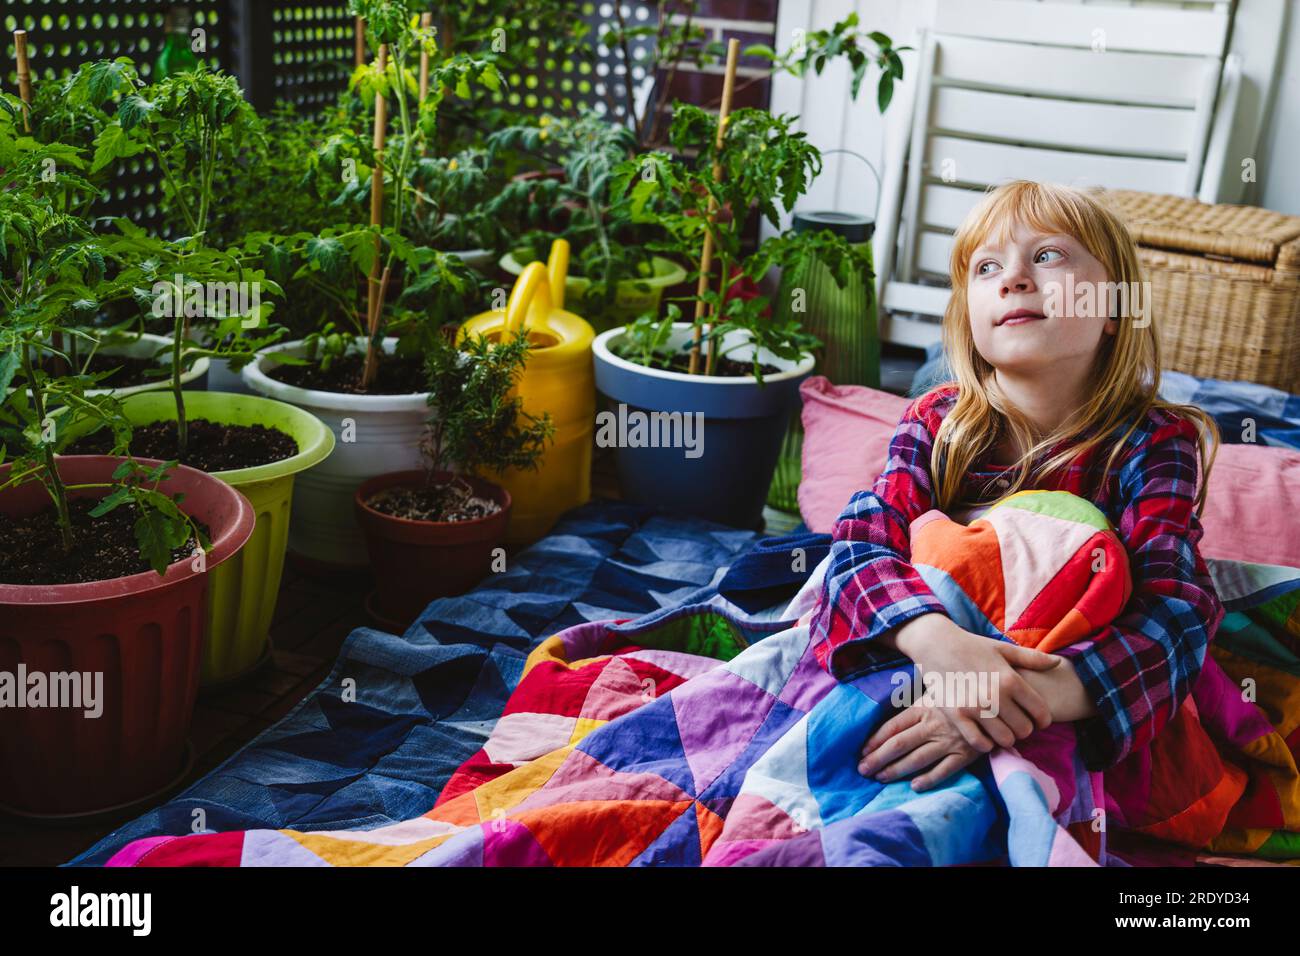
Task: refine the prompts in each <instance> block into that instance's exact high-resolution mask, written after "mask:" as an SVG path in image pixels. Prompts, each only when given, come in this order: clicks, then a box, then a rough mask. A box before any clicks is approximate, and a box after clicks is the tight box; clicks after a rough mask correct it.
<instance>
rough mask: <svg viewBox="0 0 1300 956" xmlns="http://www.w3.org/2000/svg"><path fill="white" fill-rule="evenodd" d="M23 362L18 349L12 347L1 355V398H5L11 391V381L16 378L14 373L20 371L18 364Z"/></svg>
mask: <svg viewBox="0 0 1300 956" xmlns="http://www.w3.org/2000/svg"><path fill="white" fill-rule="evenodd" d="M21 364H22V359H21V358H19V352H18V350H17V349H10V350H9V351H8V352H6V353H5V354H4V355H3V356H0V400H3V399H4V396H5V394H6V393H7V392H8V391H9V383H10V382H12V381H13V379H14V373H15V372H17V371H18V366H19V365H21Z"/></svg>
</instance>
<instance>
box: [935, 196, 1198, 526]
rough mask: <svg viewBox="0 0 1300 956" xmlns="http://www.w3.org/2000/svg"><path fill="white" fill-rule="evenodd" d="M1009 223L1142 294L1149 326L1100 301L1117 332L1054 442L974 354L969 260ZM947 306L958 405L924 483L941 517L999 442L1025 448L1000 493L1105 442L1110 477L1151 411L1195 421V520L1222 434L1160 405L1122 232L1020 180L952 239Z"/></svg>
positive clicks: (1087, 204)
mask: <svg viewBox="0 0 1300 956" xmlns="http://www.w3.org/2000/svg"><path fill="white" fill-rule="evenodd" d="M1016 224H1022V225H1024V226H1025V227H1027V228H1031V229H1037V230H1041V231H1043V232H1054V233H1063V234H1065V235H1069V236H1073V237H1074V238H1075V239H1076V240H1078V241H1079V242H1080V243H1081V244H1082V245H1083V247H1084V248H1085V249H1087V250H1088V252H1090V253H1091V254H1092V255H1093V257H1095V258H1096V259H1097V260H1098V261H1099V262H1101V264H1102V265H1103V266H1105V268H1106V277H1107V279H1108V281H1110V282H1112V283H1122V284H1123V285H1122V288H1123V289H1127V290H1134V289H1140V290H1141V293H1140V294H1141V295H1142V297H1143V302H1142V304H1143V307H1144V315H1145V317H1146V319H1148V321H1146V322H1143V323H1137V322H1134V321H1131V319H1132V317H1133V316H1132V312H1133V308H1132V307H1133V304H1134V302H1133V296H1132V295H1121V296H1118V297H1116V298H1114V299H1111V298H1109V297H1107V296H1104V295H1099V296H1097V297H1096V301H1097V302H1099V303H1100V302H1106V301H1113V302H1116V303H1117V311H1118V313H1119V314H1117V315H1114V316H1112V317H1113V318H1118V319H1119V320H1120V321H1119V329H1118V331H1117V332H1116V334H1114V335H1103V336H1102V343H1101V345H1100V346H1099V348H1098V351H1097V357H1096V360H1095V361H1094V363H1093V368H1092V373H1091V377H1090V381H1089V386H1088V390H1087V393H1086V394H1087V396H1088V398H1087V400H1086V401H1085V402H1084V404H1083V405H1082V406H1081V407H1080V408H1079V409H1078V410H1077V411H1076V412H1075V413H1074V414H1073V415H1072V416H1071V417H1069V418H1068V419H1067V420H1066V421H1065V422H1063V423H1062V424H1061V426H1060V427H1059V428H1057V429H1056V430H1055V431H1053V432H1052V433H1051V434H1047V435H1038V434H1036V433H1035V430H1034V428H1033V426H1032V425H1031V423H1030V422H1029V420H1028V419H1027V418H1026V417H1025V416H1024V415H1023V414H1022V413H1021V412H1019V411H1018V410H1017V409H1016V408H1015V407H1014V406H1013V405H1012V404H1011V403H1010V402H1009V401H1007V399H1006V398H1005V396H1003V395H1002V394H1001V392H1000V390H999V389H998V386H997V382H996V380H995V379H994V377H993V366H992V365H990V364H989V363H988V362H987V361H985V360H984V358H983V356H981V355H980V354H979V352H977V351H976V349H975V339H974V337H973V336H972V335H971V328H970V315H969V310H968V303H967V298H966V281H967V278H968V276H969V274H970V267H971V261H970V260H971V255H972V254H973V253H974V252H975V250H976V249H977V248H979V247H980V246H982V245H983V244H984V243H985V242H987V241H990V240H992V241H994V242H1002V241H1005V240H1006V239H1007V238H1008V237H1009V236H1010V234H1011V233H1012V232H1013V231H1014V229H1015V226H1016ZM951 271H952V297H951V299H950V300H949V302H948V308H947V310H946V311H945V312H944V316H943V346H944V351H945V352H946V353H947V356H948V363H949V365H950V366H951V367H952V371H953V377H954V378H955V379H956V381H957V384H958V386H959V393H958V396H957V402H956V405H955V406H954V407H953V409H952V411H951V412H949V413H948V415H947V416H946V417H945V418H944V420H943V424H942V425H941V426H940V428H939V433H938V434H937V435H936V436H935V442H934V449H933V451H932V453H931V462H930V465H931V474H932V475H933V476H934V483H935V489H934V490H935V507H936V508H938V509H939V510H941V511H947V510H950V509H951V508H954V507H956V506H958V504H959V503H960V493H961V486H962V482H963V479H964V477H965V476H966V473H967V472H968V471H969V470H970V468H971V466H972V465H973V464H974V463H975V462H976V460H977V459H978V458H979V456H980V455H982V454H984V453H985V452H987V451H989V450H991V449H992V448H993V447H994V446H995V445H996V444H997V442H998V441H999V440H1000V439H1001V438H1003V437H1004V436H1007V435H1009V436H1011V437H1013V438H1014V439H1015V442H1016V446H1017V447H1020V448H1024V449H1027V450H1026V451H1025V453H1024V454H1023V455H1022V456H1021V458H1020V460H1019V461H1018V462H1016V464H1015V466H1014V469H1013V470H1014V471H1015V475H1016V476H1015V480H1014V482H1013V483H1012V485H1011V487H1010V488H1008V489H1007V490H1006V492H1005V493H1006V494H1013V493H1015V492H1016V491H1020V490H1021V489H1024V488H1031V487H1033V486H1034V484H1037V483H1039V482H1041V481H1042V480H1043V479H1045V478H1046V477H1048V476H1050V475H1052V474H1053V473H1055V472H1058V471H1062V470H1064V469H1066V468H1068V467H1069V465H1070V463H1071V462H1072V461H1074V460H1075V459H1076V458H1077V457H1078V456H1081V455H1083V454H1084V453H1086V452H1088V451H1090V450H1091V449H1093V448H1094V447H1097V446H1101V448H1102V450H1103V451H1105V448H1106V445H1105V443H1106V442H1107V441H1112V444H1111V445H1110V447H1109V453H1108V455H1107V457H1106V459H1105V468H1104V470H1102V471H1101V472H1100V474H1102V475H1104V474H1107V473H1109V472H1110V470H1111V468H1112V466H1113V465H1114V464H1115V462H1116V459H1117V458H1118V456H1119V455H1120V454H1121V453H1122V452H1123V449H1124V443H1125V441H1126V440H1127V439H1128V437H1129V435H1131V434H1132V433H1133V431H1135V430H1136V429H1137V428H1138V427H1139V426H1140V425H1141V423H1142V422H1143V421H1144V419H1145V418H1146V416H1147V413H1148V412H1149V411H1150V410H1151V409H1153V408H1159V409H1167V410H1170V411H1173V412H1175V413H1176V414H1178V415H1180V416H1183V417H1184V418H1187V419H1190V420H1192V421H1194V422H1195V423H1196V424H1197V426H1198V432H1199V434H1198V437H1197V446H1198V451H1199V453H1200V460H1201V465H1202V469H1201V482H1200V490H1199V492H1198V494H1197V497H1196V513H1197V515H1198V516H1199V515H1200V514H1201V511H1202V509H1203V508H1204V506H1205V491H1206V486H1207V482H1208V479H1209V475H1210V468H1211V467H1212V466H1213V463H1214V456H1215V455H1216V454H1217V452H1218V444H1219V430H1218V428H1217V427H1216V425H1215V423H1214V419H1213V418H1211V417H1210V416H1209V415H1208V414H1206V412H1205V411H1204V410H1202V409H1200V408H1197V407H1196V406H1194V405H1179V404H1174V403H1171V402H1166V401H1163V400H1161V399H1160V398H1159V397H1158V395H1157V393H1158V391H1159V388H1160V343H1159V339H1158V336H1157V334H1156V327H1155V322H1156V317H1155V316H1153V315H1152V314H1151V302H1150V301H1149V299H1150V296H1149V295H1147V294H1146V290H1147V289H1149V288H1150V287H1149V286H1147V285H1136V283H1142V281H1143V273H1142V267H1141V264H1140V263H1139V262H1138V255H1137V246H1136V244H1135V243H1134V242H1133V237H1132V236H1131V235H1130V234H1129V231H1128V228H1127V227H1126V226H1125V225H1124V223H1123V222H1122V221H1121V220H1120V219H1119V218H1118V217H1117V216H1115V214H1114V213H1112V212H1111V211H1110V210H1109V209H1107V208H1106V207H1104V206H1103V205H1102V204H1101V203H1100V202H1098V201H1097V200H1096V199H1094V198H1093V197H1092V196H1089V195H1088V194H1086V193H1083V192H1081V191H1079V190H1077V189H1071V188H1068V187H1064V186H1054V185H1050V184H1047V183H1035V182H1028V181H1026V180H1017V181H1015V182H1011V183H1007V184H1006V185H1004V186H999V187H997V188H996V189H994V190H992V191H991V192H989V193H988V194H987V195H986V196H985V197H984V198H983V199H982V200H981V201H980V202H979V204H978V205H977V206H976V207H975V208H974V209H973V210H971V212H970V214H969V215H968V216H967V217H966V219H965V221H964V222H963V223H962V224H961V226H960V228H958V230H957V234H956V236H955V237H954V242H953V247H952V264H951ZM1124 425H1127V430H1125V431H1124V432H1123V434H1122V435H1119V436H1117V437H1115V438H1114V439H1111V436H1112V435H1113V434H1114V433H1115V432H1116V429H1118V428H1120V427H1121V426H1124ZM1061 441H1068V445H1069V447H1067V448H1066V449H1065V450H1064V451H1062V452H1059V453H1058V454H1057V455H1055V456H1054V457H1052V458H1051V459H1049V460H1047V461H1045V462H1043V463H1042V465H1041V466H1040V467H1038V468H1036V469H1035V468H1033V467H1032V465H1033V462H1034V460H1035V459H1036V458H1038V456H1040V455H1042V454H1043V453H1045V452H1046V451H1048V450H1049V449H1051V448H1052V447H1053V446H1054V445H1056V444H1057V443H1058V442H1061Z"/></svg>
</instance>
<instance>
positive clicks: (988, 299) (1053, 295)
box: [966, 223, 1118, 378]
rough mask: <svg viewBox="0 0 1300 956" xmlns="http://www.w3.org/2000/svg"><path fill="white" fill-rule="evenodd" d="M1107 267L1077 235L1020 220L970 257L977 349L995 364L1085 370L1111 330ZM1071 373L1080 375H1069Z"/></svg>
mask: <svg viewBox="0 0 1300 956" xmlns="http://www.w3.org/2000/svg"><path fill="white" fill-rule="evenodd" d="M1106 281H1107V277H1106V269H1105V267H1104V266H1103V265H1102V264H1101V262H1099V261H1098V260H1097V259H1095V258H1093V256H1092V254H1091V253H1089V252H1088V251H1087V250H1086V249H1085V248H1084V247H1083V245H1082V244H1081V243H1080V242H1079V241H1078V240H1077V239H1075V238H1073V237H1072V236H1067V235H1064V234H1060V233H1045V232H1040V231H1038V230H1036V229H1031V228H1029V227H1027V226H1025V225H1023V224H1019V223H1018V224H1017V225H1016V228H1015V231H1014V232H1013V233H1012V235H1011V236H1010V237H1009V238H1008V239H1007V240H1006V242H1004V243H1001V244H998V242H997V241H996V240H994V239H990V240H989V241H988V242H986V243H984V244H983V245H981V246H980V247H979V248H977V249H976V250H975V252H974V253H973V254H972V255H971V260H970V274H969V277H968V278H967V280H966V297H967V303H968V308H969V312H970V323H971V335H972V337H973V338H974V340H975V349H976V351H978V352H979V353H980V355H981V356H983V358H984V360H985V361H986V362H988V363H989V364H990V365H992V366H993V367H994V368H995V369H998V370H999V371H1003V372H1010V373H1018V374H1034V373H1038V372H1043V371H1046V370H1049V369H1050V370H1055V371H1058V372H1062V373H1065V372H1067V370H1068V371H1069V372H1071V373H1079V372H1082V371H1083V370H1085V369H1086V368H1087V367H1088V366H1089V365H1090V364H1091V363H1092V361H1093V358H1094V357H1095V356H1096V354H1097V349H1098V347H1099V346H1100V345H1101V337H1102V336H1103V335H1106V334H1110V335H1113V334H1115V331H1116V330H1117V328H1118V323H1117V322H1116V321H1115V320H1113V319H1110V318H1109V315H1110V311H1109V309H1110V301H1111V297H1110V296H1109V295H1108V290H1107V287H1106ZM1070 377H1071V378H1073V377H1074V376H1073V375H1071V376H1070Z"/></svg>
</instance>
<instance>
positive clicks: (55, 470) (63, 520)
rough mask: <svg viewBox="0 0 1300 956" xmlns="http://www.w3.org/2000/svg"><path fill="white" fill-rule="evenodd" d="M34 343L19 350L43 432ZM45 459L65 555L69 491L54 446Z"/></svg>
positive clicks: (46, 449)
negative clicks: (61, 475) (65, 485)
mask: <svg viewBox="0 0 1300 956" xmlns="http://www.w3.org/2000/svg"><path fill="white" fill-rule="evenodd" d="M32 344H33V343H32V342H30V341H29V340H26V339H23V340H20V344H19V348H21V349H22V363H23V377H24V378H26V379H27V384H28V385H29V386H30V388H31V390H32V405H33V406H34V407H35V409H36V420H37V421H38V422H39V423H40V429H41V431H44V430H45V395H44V393H43V392H42V391H41V386H40V383H39V382H37V381H36V372H35V369H33V368H32ZM42 451H43V456H42V457H44V459H45V487H46V489H47V490H48V491H49V493H50V497H51V498H53V499H54V510H55V513H56V514H57V516H58V522H59V534H60V536H61V537H62V538H63V553H64V554H68V553H70V552H71V551H72V547H73V543H74V542H73V540H72V515H71V513H70V512H69V511H68V491H67V489H66V488H65V487H64V486H63V478H62V477H60V475H59V463H58V460H57V459H56V458H55V455H54V446H53V445H50V444H45V447H44V448H43V449H42Z"/></svg>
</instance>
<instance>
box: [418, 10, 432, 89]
mask: <svg viewBox="0 0 1300 956" xmlns="http://www.w3.org/2000/svg"><path fill="white" fill-rule="evenodd" d="M420 26H421V27H423V28H424V29H426V30H427V29H429V27H431V26H433V14H432V13H424V14H421V15H420ZM428 96H429V51H428V50H427V49H425V48H424V47H421V48H420V102H421V103H423V102H424V101H425V99H426V98H427V97H428Z"/></svg>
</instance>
